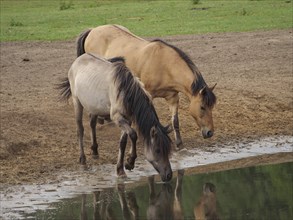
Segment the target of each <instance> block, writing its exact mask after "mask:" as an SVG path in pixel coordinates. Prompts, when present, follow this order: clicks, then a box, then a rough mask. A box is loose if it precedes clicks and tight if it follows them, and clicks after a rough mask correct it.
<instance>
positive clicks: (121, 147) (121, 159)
mask: <svg viewBox="0 0 293 220" xmlns="http://www.w3.org/2000/svg"><path fill="white" fill-rule="evenodd" d="M126 144H127V133H126V132H125V131H122V134H121V137H120V143H119V154H118V161H117V175H118V176H122V177H123V176H126V174H125V171H124V154H125V148H126Z"/></svg>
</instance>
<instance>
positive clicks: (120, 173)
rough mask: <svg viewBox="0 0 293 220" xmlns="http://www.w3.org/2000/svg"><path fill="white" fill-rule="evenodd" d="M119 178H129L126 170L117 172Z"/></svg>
mask: <svg viewBox="0 0 293 220" xmlns="http://www.w3.org/2000/svg"><path fill="white" fill-rule="evenodd" d="M117 176H118V177H119V178H127V175H126V173H125V171H124V170H119V171H117Z"/></svg>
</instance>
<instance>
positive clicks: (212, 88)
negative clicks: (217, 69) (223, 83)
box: [210, 83, 217, 91]
mask: <svg viewBox="0 0 293 220" xmlns="http://www.w3.org/2000/svg"><path fill="white" fill-rule="evenodd" d="M216 85H217V83H215V85H214V86H213V87H211V88H210V90H211V91H213V90H214V88H215V87H216Z"/></svg>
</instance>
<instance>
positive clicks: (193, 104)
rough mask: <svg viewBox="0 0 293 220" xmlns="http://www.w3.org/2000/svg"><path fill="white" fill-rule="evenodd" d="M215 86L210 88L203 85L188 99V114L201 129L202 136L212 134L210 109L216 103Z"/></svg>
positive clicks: (205, 136) (206, 136)
mask: <svg viewBox="0 0 293 220" xmlns="http://www.w3.org/2000/svg"><path fill="white" fill-rule="evenodd" d="M215 86H216V85H214V86H213V87H212V88H209V87H207V86H205V87H204V88H202V89H201V90H200V91H199V92H198V93H197V95H195V96H192V97H191V100H190V106H189V110H190V114H191V116H192V117H193V118H194V119H195V121H196V123H197V125H198V126H199V128H200V129H201V133H202V136H203V137H204V138H210V137H212V136H213V134H214V124H213V115H212V110H213V107H214V105H215V103H216V96H215V95H214V93H213V89H214V88H215Z"/></svg>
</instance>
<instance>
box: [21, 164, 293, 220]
mask: <svg viewBox="0 0 293 220" xmlns="http://www.w3.org/2000/svg"><path fill="white" fill-rule="evenodd" d="M292 171H293V163H292V162H289V163H282V164H274V165H265V166H255V167H248V168H241V169H234V170H227V171H221V172H214V173H202V174H188V175H184V170H180V171H177V177H174V178H173V180H172V182H171V183H169V184H163V183H161V182H157V181H159V178H158V179H157V178H154V176H151V177H148V180H147V181H146V182H145V183H140V184H137V185H131V186H128V185H127V184H124V183H123V182H121V183H118V184H117V186H116V187H113V188H105V189H99V190H97V191H95V192H93V193H89V194H81V195H79V196H76V197H75V198H72V199H65V200H62V201H60V202H57V203H54V204H51V206H50V208H49V209H47V210H43V211H37V212H35V213H32V214H26V216H25V217H26V218H30V217H31V218H35V219H195V216H196V219H200V218H201V217H202V216H206V217H213V218H211V219H233V220H236V219H246V220H247V219H284V220H285V219H293V216H292V209H293V201H292V196H293V194H292V173H293V172H292ZM185 173H187V170H185Z"/></svg>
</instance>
